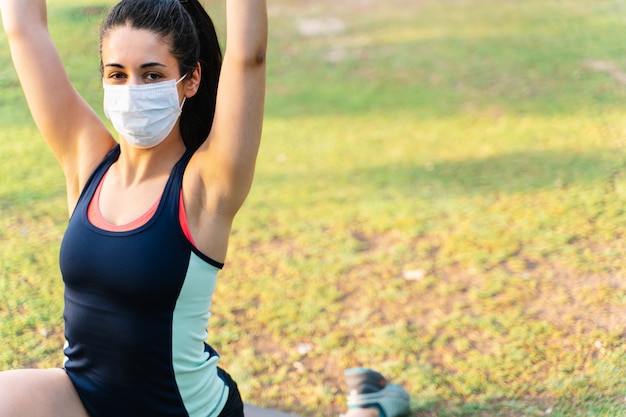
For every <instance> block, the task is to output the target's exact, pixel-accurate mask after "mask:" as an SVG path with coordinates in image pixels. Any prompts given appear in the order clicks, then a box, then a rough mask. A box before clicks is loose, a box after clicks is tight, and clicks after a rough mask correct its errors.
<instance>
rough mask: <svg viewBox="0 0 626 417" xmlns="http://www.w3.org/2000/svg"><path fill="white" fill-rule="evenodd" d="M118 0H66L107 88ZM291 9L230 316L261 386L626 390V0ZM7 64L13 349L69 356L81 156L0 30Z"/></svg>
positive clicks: (286, 391)
mask: <svg viewBox="0 0 626 417" xmlns="http://www.w3.org/2000/svg"><path fill="white" fill-rule="evenodd" d="M99 4H102V3H98V2H95V1H87V0H83V1H80V2H75V1H72V2H70V1H65V2H63V1H59V0H58V1H54V0H53V1H51V2H50V7H51V11H50V19H51V21H52V22H51V25H50V26H51V28H52V31H53V35H54V36H55V39H57V42H58V44H59V47H60V48H61V50H62V54H63V57H64V60H65V62H66V63H67V65H68V67H69V71H70V74H71V76H72V79H73V80H74V81H75V82H76V84H77V87H78V88H79V90H80V91H81V92H83V93H84V95H85V96H86V97H87V99H88V100H89V101H90V102H91V103H92V104H93V106H94V107H95V108H96V109H97V110H98V111H99V112H100V111H101V104H100V100H101V92H100V79H99V73H98V57H97V43H96V41H97V26H98V22H99V20H100V17H101V16H102V13H103V12H102V11H101V10H98V8H97V7H93V6H97V5H99ZM85 6H90V9H89V10H88V12H87V13H86V12H85V10H84V7H85ZM208 9H209V10H210V11H212V12H214V13H216V15H215V16H216V21H217V22H218V24H219V25H220V27H222V29H221V31H222V33H223V5H222V2H215V1H211V2H208ZM269 12H270V21H271V42H270V50H269V74H268V96H267V117H266V124H265V132H264V138H263V146H262V149H261V154H260V157H259V162H258V170H257V176H256V180H255V185H254V187H253V190H252V193H251V195H250V197H249V200H248V201H247V203H246V205H245V206H244V208H243V209H242V211H241V212H240V214H239V217H238V218H237V221H236V224H235V228H234V231H233V237H232V240H231V250H230V254H229V258H228V260H227V266H226V268H225V269H224V271H223V273H222V274H221V276H220V283H219V285H218V290H217V293H216V297H215V304H214V311H213V313H214V315H213V317H212V319H211V320H212V322H211V323H210V329H209V330H210V335H211V336H210V339H209V340H210V341H211V342H212V343H213V344H214V345H215V347H216V348H217V349H218V351H220V352H221V354H222V364H223V366H224V367H225V368H227V369H228V370H229V371H230V372H231V373H232V374H233V376H234V377H235V378H236V379H237V380H238V382H239V384H240V388H241V390H242V393H243V394H244V397H245V398H244V399H245V400H246V401H247V402H251V403H255V404H257V405H261V406H272V407H275V408H280V409H283V410H288V411H292V412H296V413H299V414H301V415H304V416H327V415H332V414H335V415H336V414H338V413H339V412H341V411H343V410H344V407H345V404H344V401H345V400H344V397H345V392H344V385H343V380H342V372H343V370H344V369H345V368H347V367H352V366H361V365H363V366H371V367H374V368H376V369H378V370H380V371H381V372H383V373H384V374H386V375H387V376H389V377H390V378H391V379H392V380H394V381H395V382H398V383H401V384H402V385H404V386H405V387H406V388H407V389H408V390H409V391H410V392H411V394H412V396H413V398H414V401H413V410H414V413H415V414H414V415H415V416H472V417H478V416H539V415H546V414H547V413H548V412H551V414H550V415H551V416H559V417H564V416H568V417H569V416H578V415H581V416H619V415H623V414H626V409H625V404H624V398H625V395H626V390H625V388H624V379H625V375H626V370H625V366H626V353H625V351H624V335H625V333H624V326H625V325H626V282H625V281H624V276H625V275H626V267H625V266H624V263H623V252H624V247H625V244H624V243H623V234H624V232H623V231H624V230H625V225H626V215H625V213H624V207H625V202H626V173H625V166H626V165H625V163H626V159H625V158H624V151H625V146H626V134H625V132H626V121H625V120H624V116H625V115H626V112H624V111H623V110H622V107H623V105H624V103H625V102H626V101H625V99H626V85H624V77H623V76H622V74H621V71H622V69H623V71H624V72H626V53H625V52H626V42H625V41H624V40H623V36H622V34H623V33H624V29H625V28H626V20H624V18H623V16H624V13H625V12H626V7H625V6H624V5H622V3H621V2H617V1H609V0H602V1H601V0H592V1H583V0H571V1H558V0H530V1H525V2H517V1H512V0H511V1H500V2H493V1H486V0H484V1H483V0H460V1H450V0H445V1H438V0H423V1H422V0H420V1H411V0H390V1H385V2H374V1H370V0H360V1H359V0H345V1H342V2H330V1H326V0H320V1H317V2H308V1H289V0H276V1H271V2H270V5H269ZM0 88H1V93H0V123H1V124H2V129H0V142H1V146H0V158H1V160H2V162H3V163H2V164H0V210H2V216H1V217H0V255H1V256H0V273H1V275H0V297H1V298H0V320H1V323H2V325H1V326H0V335H1V337H2V346H3V347H2V348H0V368H3V369H8V368H16V367H24V366H39V367H43V366H60V365H61V359H62V353H61V346H62V344H63V336H62V334H63V329H62V318H61V314H62V304H61V303H62V286H61V279H60V276H59V271H58V266H57V251H58V246H59V243H60V238H61V236H62V233H63V230H64V226H65V222H66V219H67V210H66V208H65V206H64V202H65V200H64V198H65V197H64V190H63V178H62V174H61V171H60V169H59V168H58V167H57V166H56V162H55V161H54V158H53V157H52V156H51V155H50V153H49V152H48V151H47V149H46V148H45V145H44V144H43V141H42V140H41V138H40V137H39V136H38V134H37V132H36V130H35V128H34V127H33V125H32V122H31V120H30V118H29V116H28V113H27V110H26V108H25V103H24V100H23V99H22V98H21V92H20V90H19V88H18V85H17V81H16V76H15V73H14V72H13V70H12V68H11V66H10V61H9V58H8V52H7V46H6V40H5V38H4V36H3V35H2V36H0Z"/></svg>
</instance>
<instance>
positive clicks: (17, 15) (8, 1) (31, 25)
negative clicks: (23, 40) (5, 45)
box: [0, 0, 47, 39]
mask: <svg viewBox="0 0 626 417" xmlns="http://www.w3.org/2000/svg"><path fill="white" fill-rule="evenodd" d="M0 12H1V13H2V24H3V26H4V31H5V32H6V33H7V35H8V36H9V39H11V38H16V37H20V36H24V35H26V34H28V33H29V32H30V31H33V30H35V31H36V30H41V29H44V30H47V12H46V1H45V0H0Z"/></svg>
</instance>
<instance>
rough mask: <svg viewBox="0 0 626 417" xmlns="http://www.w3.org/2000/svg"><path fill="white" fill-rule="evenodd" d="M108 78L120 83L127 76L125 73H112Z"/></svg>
mask: <svg viewBox="0 0 626 417" xmlns="http://www.w3.org/2000/svg"><path fill="white" fill-rule="evenodd" d="M107 78H108V79H110V80H113V81H119V80H123V79H125V78H126V74H124V73H123V72H112V73H110V74H109V75H107Z"/></svg>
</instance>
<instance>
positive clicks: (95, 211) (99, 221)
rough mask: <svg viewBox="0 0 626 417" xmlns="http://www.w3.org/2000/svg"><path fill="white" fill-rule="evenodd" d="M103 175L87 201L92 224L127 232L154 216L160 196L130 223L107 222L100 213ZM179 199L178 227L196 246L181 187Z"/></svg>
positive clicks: (110, 229)
mask: <svg viewBox="0 0 626 417" xmlns="http://www.w3.org/2000/svg"><path fill="white" fill-rule="evenodd" d="M105 177H106V174H104V176H103V177H102V179H101V180H100V184H98V188H96V192H95V193H94V195H93V198H92V199H91V201H90V202H89V206H88V208H87V218H88V219H89V221H90V222H91V224H93V225H94V226H96V227H98V228H100V229H102V230H107V231H109V232H128V231H130V230H134V229H137V228H139V227H141V226H143V225H144V224H146V223H148V221H149V220H150V219H151V218H152V216H154V213H156V211H157V208H158V207H159V202H160V201H161V199H160V198H159V199H158V200H157V201H156V202H155V203H154V204H153V205H152V207H150V208H149V209H148V211H146V212H145V213H144V214H142V215H141V216H140V217H139V218H138V219H135V220H133V221H132V222H130V223H127V224H122V225H115V224H112V223H109V222H108V221H107V220H106V219H105V218H104V216H103V215H102V212H101V211H100V194H101V192H102V183H103V182H104V178H105ZM179 201H180V204H179V209H178V221H179V222H180V227H181V228H182V229H183V233H184V234H185V237H186V238H187V240H189V242H191V244H192V245H193V246H194V247H196V248H197V246H196V243H195V242H194V240H193V237H192V236H191V230H190V229H189V222H188V221H187V213H186V212H185V203H184V199H183V189H182V188H181V189H180V199H179Z"/></svg>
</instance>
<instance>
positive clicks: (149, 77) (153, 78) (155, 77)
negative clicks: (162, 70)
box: [144, 72, 163, 81]
mask: <svg viewBox="0 0 626 417" xmlns="http://www.w3.org/2000/svg"><path fill="white" fill-rule="evenodd" d="M144 78H145V79H146V80H148V81H159V80H160V79H162V78H163V76H162V75H161V74H159V73H158V72H149V73H147V74H146V75H145V76H144Z"/></svg>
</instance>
